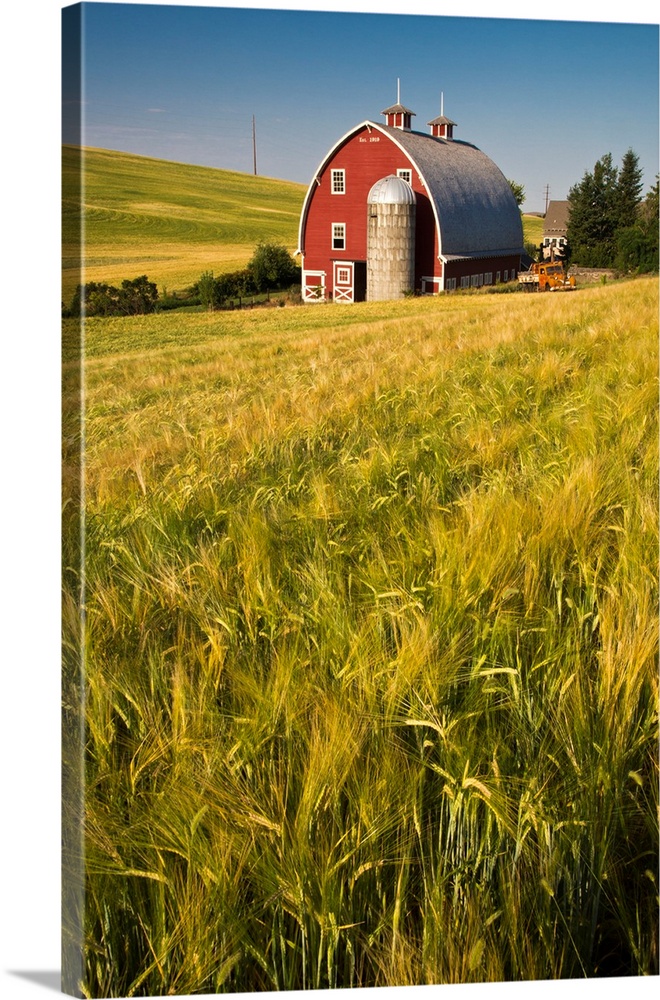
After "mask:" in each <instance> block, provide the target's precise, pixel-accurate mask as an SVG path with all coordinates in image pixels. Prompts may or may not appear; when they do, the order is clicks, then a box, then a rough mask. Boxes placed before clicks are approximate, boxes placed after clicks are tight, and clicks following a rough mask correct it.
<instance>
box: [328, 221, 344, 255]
mask: <svg viewBox="0 0 660 1000" xmlns="http://www.w3.org/2000/svg"><path fill="white" fill-rule="evenodd" d="M340 232H341V235H340ZM338 240H341V246H337V243H336V242H335V241H338ZM330 245H331V247H332V249H333V250H345V249H346V223H345V222H333V223H331V228H330Z"/></svg>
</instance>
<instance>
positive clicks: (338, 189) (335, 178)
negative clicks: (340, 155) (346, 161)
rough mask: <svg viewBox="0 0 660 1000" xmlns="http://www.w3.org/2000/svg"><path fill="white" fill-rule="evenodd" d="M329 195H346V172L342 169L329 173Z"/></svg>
mask: <svg viewBox="0 0 660 1000" xmlns="http://www.w3.org/2000/svg"><path fill="white" fill-rule="evenodd" d="M330 194H346V171H345V170H344V169H343V167H342V168H336V169H333V170H331V171H330Z"/></svg>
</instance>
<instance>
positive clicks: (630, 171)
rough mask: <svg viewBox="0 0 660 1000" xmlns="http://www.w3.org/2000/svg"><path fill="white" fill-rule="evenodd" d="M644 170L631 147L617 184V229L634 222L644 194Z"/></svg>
mask: <svg viewBox="0 0 660 1000" xmlns="http://www.w3.org/2000/svg"><path fill="white" fill-rule="evenodd" d="M642 186H643V185H642V171H641V169H640V166H639V157H638V156H637V154H636V153H634V152H633V151H632V149H629V150H628V152H627V153H626V154H625V155H624V157H623V159H622V161H621V170H620V171H619V179H618V181H617V186H616V216H617V219H616V223H617V229H619V228H621V229H623V228H625V227H626V226H631V225H633V224H634V222H635V219H636V216H637V208H638V206H639V203H640V201H641V196H642Z"/></svg>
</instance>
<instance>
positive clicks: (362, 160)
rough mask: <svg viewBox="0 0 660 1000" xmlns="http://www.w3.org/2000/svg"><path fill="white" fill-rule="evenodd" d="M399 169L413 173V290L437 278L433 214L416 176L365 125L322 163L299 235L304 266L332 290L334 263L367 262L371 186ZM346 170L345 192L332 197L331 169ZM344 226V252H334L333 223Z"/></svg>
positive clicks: (388, 143)
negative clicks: (318, 273)
mask: <svg viewBox="0 0 660 1000" xmlns="http://www.w3.org/2000/svg"><path fill="white" fill-rule="evenodd" d="M398 169H407V170H412V188H413V191H414V192H415V195H416V197H417V208H416V212H415V217H416V221H415V287H417V288H419V287H420V285H421V279H422V277H430V276H432V275H440V274H441V273H442V265H441V262H440V261H439V260H438V242H437V233H436V228H435V216H434V215H433V209H432V207H431V202H430V199H429V197H428V195H427V194H426V192H425V190H424V188H423V187H422V184H421V181H420V178H419V175H418V173H417V171H416V170H415V169H414V167H413V165H412V163H411V162H410V160H409V159H408V157H407V155H406V154H405V153H404V152H403V150H401V149H400V148H399V147H398V146H397V145H395V143H394V142H393V141H392V140H391V139H390V137H389V136H387V135H384V134H383V133H382V132H378V131H377V130H376V129H372V130H371V131H369V130H368V129H367V128H366V126H365V128H363V129H360V131H359V132H356V133H355V134H354V135H353V136H351V138H349V139H348V140H347V141H346V142H345V143H344V144H343V145H342V146H341V147H340V148H339V149H338V150H336V151H335V153H334V155H333V156H332V157H331V159H330V160H329V161H328V163H327V164H326V166H325V168H324V170H323V172H322V173H321V174H320V177H319V179H320V184H318V185H317V186H316V187H315V188H314V190H313V194H312V196H311V199H310V203H309V207H308V212H307V220H306V224H305V229H304V233H303V241H302V242H303V250H304V254H305V257H304V267H305V270H308V271H326V272H327V274H328V278H327V282H328V288H329V290H330V289H331V288H332V261H334V260H348V261H352V260H366V259H367V195H368V194H369V191H370V189H371V187H372V186H373V185H374V184H375V183H376V181H378V180H380V179H381V177H386V176H387V175H388V174H396V172H397V170H398ZM332 170H345V171H346V192H345V194H332V193H331V171H332ZM335 222H344V223H345V224H346V249H345V250H333V249H332V224H333V223H335Z"/></svg>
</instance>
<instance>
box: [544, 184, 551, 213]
mask: <svg viewBox="0 0 660 1000" xmlns="http://www.w3.org/2000/svg"><path fill="white" fill-rule="evenodd" d="M549 198H550V185H549V184H546V186H545V214H546V215H547V214H548V201H549Z"/></svg>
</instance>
